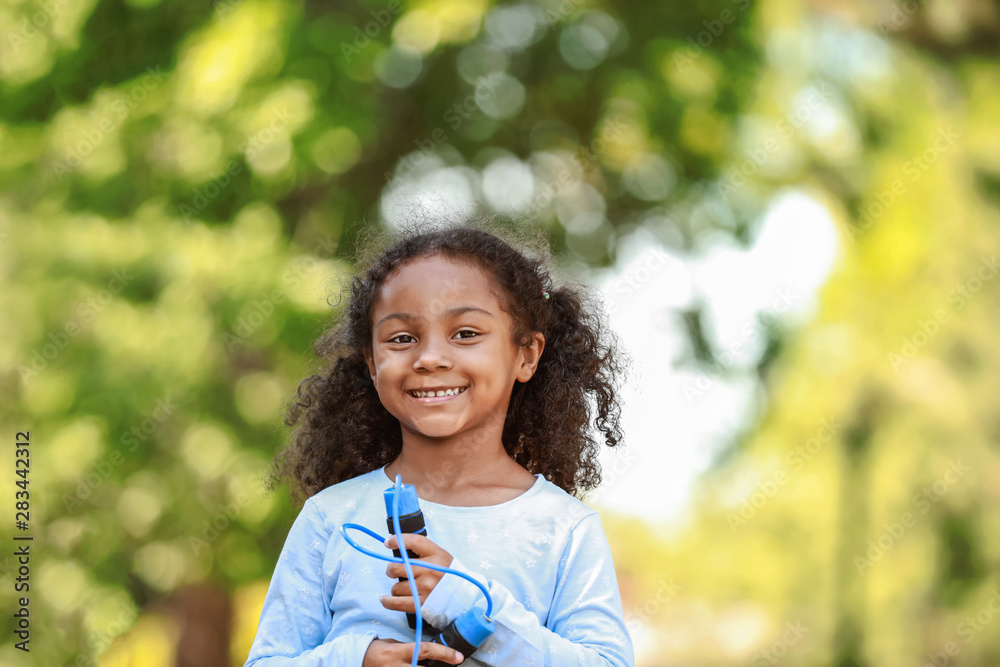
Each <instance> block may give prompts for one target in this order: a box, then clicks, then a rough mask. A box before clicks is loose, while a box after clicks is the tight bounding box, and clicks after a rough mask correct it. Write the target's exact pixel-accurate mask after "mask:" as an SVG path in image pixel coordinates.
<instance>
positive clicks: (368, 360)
mask: <svg viewBox="0 0 1000 667" xmlns="http://www.w3.org/2000/svg"><path fill="white" fill-rule="evenodd" d="M361 354H363V355H364V357H365V363H367V364H368V375H369V376H370V377H371V379H372V384H375V360H374V358H373V357H372V352H371V350H364V351H362V353H361ZM376 386H377V385H376Z"/></svg>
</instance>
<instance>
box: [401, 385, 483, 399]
mask: <svg viewBox="0 0 1000 667" xmlns="http://www.w3.org/2000/svg"><path fill="white" fill-rule="evenodd" d="M466 389H468V386H465V387H458V388H455V387H442V388H437V387H429V388H428V389H426V390H416V389H411V390H410V391H408V392H406V393H408V394H409V395H410V396H412V397H413V399H414V400H415V401H417V402H419V403H443V402H445V401H450V400H451V399H453V398H456V397H457V396H461V395H462V394H464V393H465V390H466Z"/></svg>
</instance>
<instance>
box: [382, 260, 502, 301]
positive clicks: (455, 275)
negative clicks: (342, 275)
mask: <svg viewBox="0 0 1000 667" xmlns="http://www.w3.org/2000/svg"><path fill="white" fill-rule="evenodd" d="M493 291H494V286H493V284H492V279H491V277H490V276H489V275H487V273H486V272H485V271H483V270H482V268H481V267H478V266H476V265H474V264H471V263H469V262H462V261H459V260H455V259H452V258H448V257H439V256H435V257H428V258H419V259H415V260H411V261H410V262H407V263H406V264H404V265H402V266H400V267H397V268H396V269H394V270H393V271H392V273H390V274H389V275H388V276H387V277H386V279H385V281H384V282H383V283H382V286H381V289H380V290H379V295H378V296H379V299H378V300H379V301H383V300H392V299H394V298H397V297H400V298H407V299H411V300H413V299H422V298H427V299H448V298H456V297H458V296H460V295H470V294H480V295H482V296H483V297H484V298H492V296H493Z"/></svg>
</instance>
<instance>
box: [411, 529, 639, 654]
mask: <svg viewBox="0 0 1000 667" xmlns="http://www.w3.org/2000/svg"><path fill="white" fill-rule="evenodd" d="M450 567H451V568H453V569H455V570H458V571H459V572H463V573H465V574H468V575H470V576H472V577H473V578H474V579H476V580H477V581H479V582H480V583H482V584H483V585H484V586H485V587H486V589H487V590H488V591H489V592H490V596H491V597H492V598H493V614H492V615H491V617H490V618H491V619H492V620H493V622H494V624H495V626H496V631H495V632H494V633H493V634H492V635H491V636H490V637H489V638H488V639H487V640H486V641H485V642H483V644H482V645H481V646H480V647H479V649H477V650H476V652H475V653H474V654H473V656H472V660H476V661H478V662H480V663H482V664H484V665H490V666H492V667H500V666H501V665H539V666H540V665H560V667H574V666H575V667H584V666H588V667H589V666H593V667H634V664H635V658H634V656H633V650H632V639H631V637H630V636H629V634H628V630H627V628H626V626H625V620H624V618H623V617H624V614H623V613H622V603H621V594H620V593H619V591H618V579H617V576H616V575H615V568H614V563H613V561H612V557H611V547H610V545H609V544H608V539H607V536H606V535H605V534H604V529H603V527H602V526H601V519H600V516H599V515H598V514H590V515H588V516H586V517H584V518H583V519H581V520H580V522H579V523H578V524H577V525H576V526H575V527H574V528H573V530H572V531H571V534H570V539H569V540H568V542H567V544H566V546H565V549H564V550H563V553H562V558H561V560H560V562H559V568H558V570H557V582H556V586H555V591H554V593H553V596H552V604H551V606H550V608H549V615H548V618H547V620H546V623H545V625H544V626H543V625H542V624H540V623H539V622H538V617H537V616H536V615H535V614H534V613H533V612H531V611H528V609H526V608H525V607H524V605H523V604H521V602H519V601H518V600H517V599H515V598H514V596H513V595H512V594H511V593H510V591H509V590H508V589H507V588H506V587H505V586H503V585H502V584H500V583H498V582H496V581H493V580H490V579H487V578H486V577H484V576H483V575H482V574H478V573H475V572H472V571H471V570H469V569H468V568H467V567H465V565H464V564H463V563H461V562H460V561H459V560H458V559H457V558H453V560H452V563H451V566H450ZM474 605H475V606H479V607H481V608H482V609H483V611H485V610H486V600H485V598H484V597H483V592H482V591H481V590H479V588H477V587H476V586H474V585H473V584H472V583H470V582H469V581H466V580H465V579H462V578H461V577H459V576H456V575H454V574H451V573H447V574H445V575H444V576H443V577H442V578H441V580H440V581H439V582H438V583H437V585H436V586H435V587H434V590H432V591H431V594H430V595H428V596H427V600H426V601H425V602H424V604H423V605H421V609H420V610H421V615H422V616H423V617H424V620H426V621H427V622H429V623H431V624H433V625H434V626H436V627H439V628H444V627H445V626H447V625H448V624H449V623H451V622H452V621H453V620H454V619H455V618H456V617H457V616H459V615H460V614H462V613H463V612H465V611H466V610H468V609H469V608H471V607H472V606H474Z"/></svg>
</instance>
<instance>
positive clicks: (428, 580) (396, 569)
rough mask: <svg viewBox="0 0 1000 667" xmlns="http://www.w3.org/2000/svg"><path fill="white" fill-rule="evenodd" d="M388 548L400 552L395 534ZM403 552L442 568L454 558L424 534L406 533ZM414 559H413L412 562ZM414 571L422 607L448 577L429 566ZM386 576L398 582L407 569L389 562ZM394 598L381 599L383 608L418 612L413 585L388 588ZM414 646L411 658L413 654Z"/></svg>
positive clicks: (415, 567) (398, 583) (399, 584)
mask: <svg viewBox="0 0 1000 667" xmlns="http://www.w3.org/2000/svg"><path fill="white" fill-rule="evenodd" d="M385 546H386V547H388V548H389V549H399V548H400V547H399V542H398V541H397V540H396V536H395V535H390V536H389V539H388V540H386V541H385ZM402 548H403V549H409V550H410V551H413V552H414V553H416V554H417V555H418V556H419V557H420V560H421V561H423V562H425V563H431V564H432V565H440V566H443V567H448V566H449V565H451V561H452V555H451V554H450V553H448V552H447V551H445V550H444V549H442V548H441V547H439V546H438V545H436V544H434V542H432V541H431V540H430V538H427V537H424V536H423V535H418V534H417V533H403V547H402ZM411 560H412V559H411ZM411 567H412V568H413V580H414V582H416V584H417V594H418V595H420V604H423V603H424V602H425V601H426V600H427V596H428V595H430V594H431V591H432V590H434V587H435V586H437V583H438V582H439V581H441V577H443V576H444V575H445V573H444V572H438V571H437V570H432V569H430V568H427V567H417V566H416V565H414V564H412V563H411ZM385 574H386V576H387V577H390V578H392V579H398V578H399V577H406V568H405V567H404V566H403V564H402V563H389V565H388V566H387V567H386V568H385ZM389 592H390V593H391V595H385V596H383V597H382V598H381V601H382V606H383V607H385V608H386V609H391V610H394V611H408V612H410V613H411V614H413V613H416V611H417V605H416V603H415V602H414V600H413V594H412V592H411V591H410V582H409V581H407V580H405V579H404V580H403V581H397V582H396V583H395V584H393V586H392V588H390V589H389ZM412 648H413V647H412V646H411V647H410V649H411V655H412Z"/></svg>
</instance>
